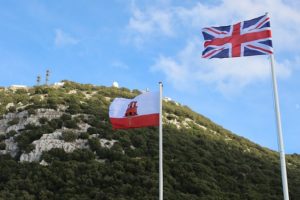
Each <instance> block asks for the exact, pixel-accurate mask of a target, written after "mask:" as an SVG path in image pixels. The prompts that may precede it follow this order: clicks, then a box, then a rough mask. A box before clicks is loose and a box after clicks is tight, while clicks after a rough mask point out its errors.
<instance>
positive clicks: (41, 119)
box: [39, 117, 48, 124]
mask: <svg viewBox="0 0 300 200" xmlns="http://www.w3.org/2000/svg"><path fill="white" fill-rule="evenodd" d="M47 121H48V119H47V118H46V117H41V118H40V119H39V122H40V123H41V124H46V123H47Z"/></svg>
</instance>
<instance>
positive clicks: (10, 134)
mask: <svg viewBox="0 0 300 200" xmlns="http://www.w3.org/2000/svg"><path fill="white" fill-rule="evenodd" d="M17 133H18V132H17V131H15V130H11V131H9V132H8V133H6V137H7V138H10V137H13V136H15V135H16V134H17Z"/></svg>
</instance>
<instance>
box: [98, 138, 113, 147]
mask: <svg viewBox="0 0 300 200" xmlns="http://www.w3.org/2000/svg"><path fill="white" fill-rule="evenodd" d="M99 141H100V144H101V147H105V148H108V149H110V148H112V146H114V144H115V142H117V140H107V139H100V140H99Z"/></svg>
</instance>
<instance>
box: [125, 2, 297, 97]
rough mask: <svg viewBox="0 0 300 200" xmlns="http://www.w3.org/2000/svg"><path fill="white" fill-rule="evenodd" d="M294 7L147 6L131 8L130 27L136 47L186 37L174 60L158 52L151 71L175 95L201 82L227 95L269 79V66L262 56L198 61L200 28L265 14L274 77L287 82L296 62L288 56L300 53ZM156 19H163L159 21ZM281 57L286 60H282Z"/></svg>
mask: <svg viewBox="0 0 300 200" xmlns="http://www.w3.org/2000/svg"><path fill="white" fill-rule="evenodd" d="M295 2H296V1H293V0H288V1H287V2H284V1H283V0H265V1H261V0H243V1H236V0H226V1H225V0H223V1H221V3H219V4H215V5H208V4H203V3H201V2H199V3H196V4H194V6H192V7H179V6H174V5H171V4H170V5H169V6H168V7H167V8H166V7H164V6H162V7H160V6H156V7H154V5H151V6H148V7H147V6H146V8H144V9H140V8H138V7H137V6H134V9H132V11H133V16H132V17H131V19H130V21H129V25H128V27H129V30H131V31H132V32H133V33H134V34H133V35H132V36H133V37H135V39H136V41H139V42H141V41H142V42H143V41H144V40H151V39H152V38H154V37H158V36H161V37H166V38H170V39H171V40H172V39H173V36H174V35H176V34H181V35H184V34H185V35H184V36H186V38H187V43H186V45H185V46H184V47H183V48H182V49H178V50H177V53H176V55H173V56H165V55H164V53H163V52H158V54H159V56H158V58H157V59H156V62H155V64H153V66H152V67H151V69H152V71H160V72H162V73H163V74H165V76H166V78H167V80H168V81H169V82H171V83H172V84H173V85H174V86H175V87H176V88H179V89H186V88H190V85H192V83H197V82H201V83H206V84H213V85H215V86H216V88H217V89H218V90H219V91H221V92H223V93H228V92H234V91H239V90H240V89H242V88H244V87H245V86H247V85H249V84H253V83H255V82H258V81H264V80H266V79H268V78H270V64H269V60H268V59H267V57H266V56H255V57H246V58H234V59H212V60H204V59H202V58H201V52H202V50H203V47H202V46H203V44H202V36H201V35H200V33H201V28H203V27H207V26H220V25H229V24H233V23H236V22H238V21H243V20H247V19H251V18H254V17H257V16H260V15H263V14H264V13H265V12H269V15H270V17H271V27H272V34H273V44H274V49H275V57H276V61H277V62H276V65H275V66H276V70H277V75H278V77H279V78H287V77H289V76H290V74H291V73H292V70H295V67H293V66H295V65H296V64H297V63H299V59H297V58H296V56H293V55H292V53H294V52H295V51H299V50H300V46H299V45H298V44H299V43H300V37H299V35H300V13H299V12H298V10H299V7H298V8H297V6H299V4H298V3H295ZM237 8H238V9H237ZM249 8H251V9H249ZM159 14H162V16H161V17H159V16H160V15H159ZM170 36H172V37H170ZM151 37H152V38H151ZM195 38H197V39H195ZM198 38H199V39H198ZM152 41H153V40H152ZM177 48H178V47H177ZM281 54H285V55H288V57H286V58H284V57H283V56H280V55H281ZM291 55H292V56H291ZM290 57H291V59H289V58H290Z"/></svg>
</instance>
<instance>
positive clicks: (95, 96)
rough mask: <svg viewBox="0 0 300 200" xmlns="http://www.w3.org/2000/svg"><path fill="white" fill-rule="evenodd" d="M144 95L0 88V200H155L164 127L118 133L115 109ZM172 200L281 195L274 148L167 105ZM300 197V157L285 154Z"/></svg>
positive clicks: (168, 195) (167, 188)
mask: <svg viewBox="0 0 300 200" xmlns="http://www.w3.org/2000/svg"><path fill="white" fill-rule="evenodd" d="M139 93H140V92H139V91H138V90H133V91H130V90H128V89H126V88H113V87H103V86H94V85H89V84H85V85H84V84H78V83H74V82H70V81H64V84H60V85H59V86H39V87H33V88H2V89H0V114H1V118H0V171H1V174H0V199H113V200H118V199H119V200H124V199H141V200H142V199H143V200H146V199H157V196H158V129H157V128H142V129H134V130H112V128H111V125H110V123H109V120H108V106H109V104H110V102H111V101H112V99H113V98H115V97H126V98H132V97H134V96H136V95H138V94H139ZM163 103H164V105H163V122H164V172H165V174H164V179H165V183H164V193H165V199H174V200H175V199H187V200H191V199H205V200H209V199H222V200H223V199H224V200H225V199H228V200H229V199H230V200H233V199H253V200H258V199H282V190H281V178H280V166H279V157H278V154H277V153H276V152H273V151H271V150H269V149H266V148H263V147H261V146H259V145H256V144H254V143H252V142H250V141H249V140H247V139H245V138H241V137H239V136H237V135H235V134H233V133H231V132H230V131H228V130H225V129H223V128H222V127H221V126H219V125H216V124H215V123H213V122H212V121H210V120H209V119H207V118H205V117H204V116H201V115H199V114H197V113H195V112H193V111H192V110H190V109H189V108H188V107H186V106H182V105H180V104H178V103H176V102H174V101H171V100H169V99H165V100H164V102H163ZM287 165H288V178H289V180H288V181H289V188H290V196H291V199H295V200H296V199H300V190H299V188H300V156H299V155H297V154H294V155H289V156H288V157H287Z"/></svg>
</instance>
